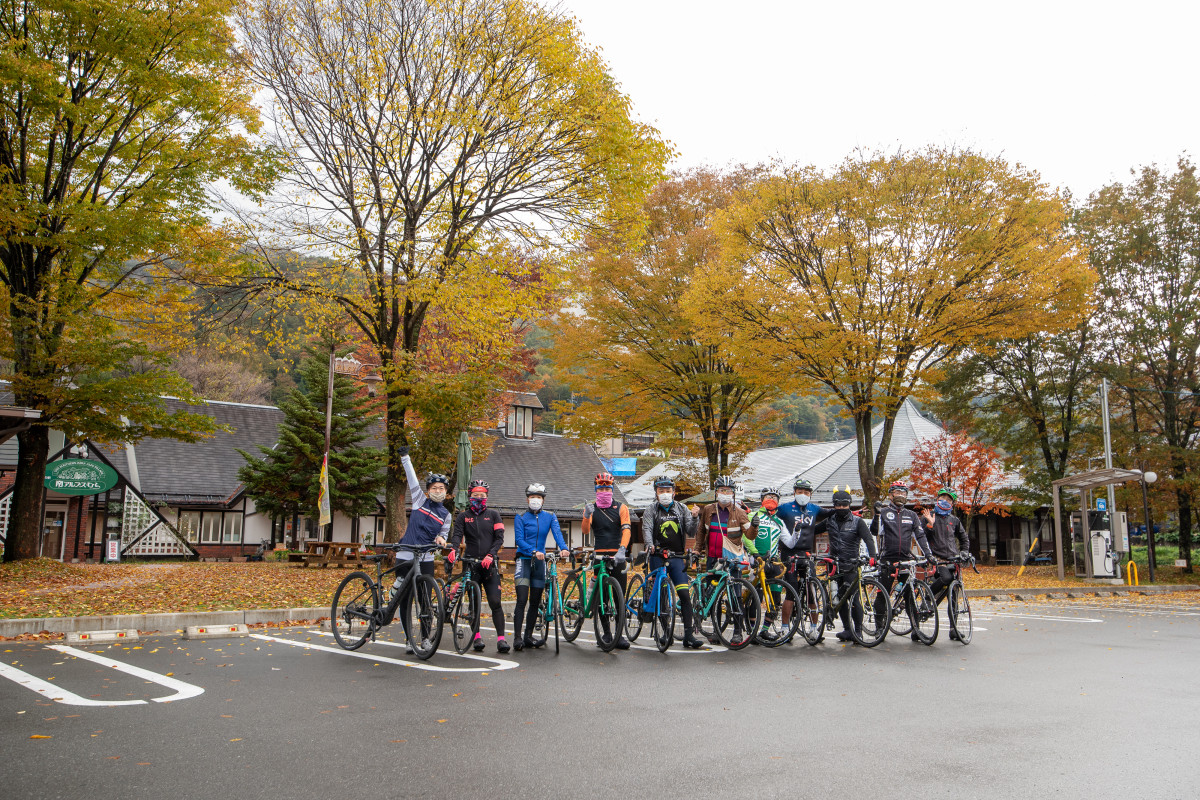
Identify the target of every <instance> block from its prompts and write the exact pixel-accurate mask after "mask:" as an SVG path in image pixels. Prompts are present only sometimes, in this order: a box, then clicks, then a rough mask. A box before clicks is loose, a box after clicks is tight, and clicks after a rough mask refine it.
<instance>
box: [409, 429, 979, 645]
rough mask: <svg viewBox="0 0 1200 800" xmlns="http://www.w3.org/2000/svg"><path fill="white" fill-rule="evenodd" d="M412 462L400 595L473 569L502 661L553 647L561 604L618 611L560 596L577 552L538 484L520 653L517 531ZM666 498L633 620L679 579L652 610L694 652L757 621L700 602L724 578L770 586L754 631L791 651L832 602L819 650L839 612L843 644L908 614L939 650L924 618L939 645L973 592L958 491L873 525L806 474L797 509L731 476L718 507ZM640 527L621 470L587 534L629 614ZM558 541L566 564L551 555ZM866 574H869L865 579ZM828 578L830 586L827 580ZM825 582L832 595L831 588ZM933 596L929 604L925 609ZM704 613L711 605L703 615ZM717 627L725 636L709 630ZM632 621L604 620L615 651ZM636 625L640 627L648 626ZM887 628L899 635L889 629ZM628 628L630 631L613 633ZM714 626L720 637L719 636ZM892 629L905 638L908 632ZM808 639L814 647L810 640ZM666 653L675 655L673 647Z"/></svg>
mask: <svg viewBox="0 0 1200 800" xmlns="http://www.w3.org/2000/svg"><path fill="white" fill-rule="evenodd" d="M402 463H403V465H404V469H405V472H406V474H407V477H408V481H409V486H410V491H411V499H412V513H411V514H410V516H409V521H408V528H407V531H406V533H405V535H404V537H403V539H402V540H401V542H400V545H399V547H398V549H397V554H396V558H397V566H396V579H395V582H394V584H393V587H392V592H393V595H395V593H397V592H403V591H404V590H405V587H406V586H411V585H412V583H413V582H412V581H405V578H406V576H407V575H408V573H409V572H410V571H411V570H413V569H417V570H419V571H420V573H421V574H424V575H432V574H433V573H434V570H435V559H434V551H433V549H431V548H432V547H440V548H443V549H445V551H446V556H445V564H446V570H447V576H448V577H449V574H450V571H451V570H452V569H453V566H454V565H455V563H456V562H457V561H458V560H459V559H460V558H461V559H463V563H464V567H463V571H462V573H461V574H462V577H463V578H464V579H466V580H470V581H473V582H475V583H476V584H478V586H479V587H480V589H482V593H483V594H484V595H485V596H486V600H487V604H488V606H489V608H490V611H491V618H492V625H493V627H494V628H495V631H496V640H495V643H496V650H497V651H498V652H500V653H507V652H509V651H510V650H511V649H516V650H522V649H524V648H534V647H540V646H542V645H543V644H544V643H545V640H546V639H545V636H544V635H540V636H539V635H538V631H539V629H540V628H541V627H542V623H543V622H544V621H545V615H546V614H547V611H546V609H547V608H549V602H550V601H553V602H554V603H558V604H559V606H561V605H562V604H563V603H564V602H565V603H567V604H568V605H570V606H571V608H572V609H573V611H574V613H575V614H577V615H579V614H581V613H582V612H584V611H585V609H583V608H581V607H580V604H581V603H583V602H588V603H591V604H594V603H596V602H599V603H603V602H604V601H603V600H598V599H596V598H591V599H590V600H586V601H585V595H586V594H587V593H586V590H582V589H581V591H580V592H579V593H578V594H577V595H572V596H568V597H567V598H566V600H565V601H564V600H563V599H562V597H561V594H562V592H566V593H567V594H568V595H571V592H570V591H568V582H567V581H563V584H562V586H563V589H562V592H558V591H556V589H557V585H556V586H555V587H553V588H552V591H551V592H550V595H548V596H547V595H545V593H546V590H547V581H548V571H547V559H548V558H550V559H554V558H556V557H567V556H568V555H570V554H571V550H570V548H569V547H568V544H567V542H566V541H565V539H564V537H563V534H562V530H561V528H560V526H559V520H558V518H557V516H556V515H555V514H554V513H553V512H551V511H548V510H546V509H544V508H543V505H544V502H545V498H546V487H545V486H543V485H542V484H540V483H531V484H529V486H528V487H527V488H526V492H525V495H526V501H527V506H528V507H527V508H526V510H525V511H524V512H522V513H521V514H520V515H519V516H517V517H516V519H515V524H514V528H515V543H516V550H517V554H516V570H515V576H514V582H515V588H516V608H515V610H514V612H513V616H512V641H511V644H510V642H509V639H508V635H507V626H506V624H505V622H506V621H505V615H504V611H503V608H502V607H501V601H500V597H501V595H500V570H499V563H498V561H499V556H500V550H501V548H502V547H503V546H504V533H505V526H504V522H503V520H502V519H501V517H500V514H499V512H497V511H496V510H495V509H491V508H488V504H487V501H488V491H489V486H488V484H487V482H486V481H483V480H479V479H476V480H473V481H471V483H470V485H469V486H468V489H467V497H468V500H467V506H466V508H464V509H462V510H461V511H459V512H458V513H457V514H455V515H452V514H451V512H450V511H449V510H448V509H447V508H446V506H445V505H444V500H445V498H446V491H447V487H448V485H449V481H448V479H447V478H446V476H444V475H438V474H431V475H429V476H428V477H427V478H426V479H425V481H424V482H423V489H422V482H421V481H419V480H418V478H417V475H416V472H415V470H414V469H413V465H412V462H411V459H410V458H409V456H408V453H407V452H406V451H402ZM654 491H655V499H654V501H653V502H652V503H651V505H650V507H649V508H647V509H646V510H645V511H644V512H643V513H642V515H641V520H640V525H639V528H640V530H639V531H638V534H639V537H640V544H641V545H642V547H643V553H644V556H642V557H641V558H639V562H641V563H643V564H644V565H645V567H646V576H647V578H646V579H642V578H639V579H638V580H637V581H636V582H635V583H636V587H635V588H634V589H633V594H630V595H629V607H630V609H631V610H630V613H632V614H640V613H641V612H639V611H638V609H640V608H641V605H640V600H639V599H638V598H640V597H641V596H642V595H641V593H642V592H648V590H649V577H648V576H650V575H654V574H656V573H658V574H660V575H661V574H664V572H663V571H665V575H666V576H667V578H666V579H667V580H669V585H670V587H671V588H672V589H673V591H674V595H675V596H674V597H667V599H666V601H664V602H662V603H656V604H651V606H655V607H657V609H658V611H659V612H661V611H662V610H663V608H665V607H666V606H667V605H669V606H671V608H672V613H675V612H676V611H677V613H678V618H679V620H680V621H681V622H682V631H683V634H682V637H681V638H680V644H681V645H682V647H684V648H692V649H694V648H700V647H702V646H704V644H705V642H706V640H707V641H709V642H715V641H717V640H718V638H719V639H720V640H721V641H722V642H725V643H728V642H727V641H726V635H722V631H721V629H722V628H723V627H724V626H723V624H722V620H725V621H728V622H730V623H731V625H732V626H733V629H734V636H736V637H741V636H742V632H741V631H740V630H738V628H739V627H740V626H741V625H742V624H743V617H742V616H738V615H737V614H732V613H730V612H731V609H730V608H728V607H727V606H728V604H722V603H716V604H715V605H716V609H715V610H714V602H713V601H712V599H707V600H706V599H705V598H704V597H693V594H694V593H698V594H700V595H704V593H705V588H706V587H708V586H710V585H711V586H716V585H717V580H716V578H714V577H711V576H714V575H724V576H726V580H727V581H733V582H734V583H736V584H737V585H738V586H750V585H752V581H753V580H754V579H755V576H757V579H758V580H759V582H760V584H759V585H760V587H761V589H760V590H759V591H758V592H757V594H758V596H759V600H756V601H755V602H761V603H762V612H761V614H760V615H759V616H758V617H757V618H756V620H755V623H754V624H755V625H758V624H761V626H762V629H761V631H760V630H758V629H757V628H756V630H755V631H752V632H750V633H753V634H754V640H755V641H756V642H757V643H760V644H770V645H775V644H778V643H780V642H779V641H778V640H779V639H780V638H782V637H781V635H780V633H779V631H780V630H784V631H789V633H788V635H787V637H786V638H787V640H788V641H790V640H791V638H792V634H794V633H795V630H796V626H797V624H798V622H797V618H798V617H800V616H815V612H813V608H812V605H813V603H812V598H813V596H814V594H818V593H823V594H824V600H823V603H824V605H823V606H822V612H821V613H822V615H823V616H822V617H821V618H820V619H816V620H815V627H816V628H817V629H818V630H817V635H818V639H817V640H818V641H819V637H820V636H821V635H823V630H824V628H825V627H826V626H827V625H828V626H829V627H832V625H833V619H832V616H833V615H832V611H833V609H835V608H836V612H837V616H838V618H840V621H841V626H842V630H841V631H840V632H838V633H837V639H838V640H840V641H843V642H857V643H859V644H863V643H868V644H869V643H870V642H871V640H872V639H871V635H870V633H869V632H867V633H864V613H865V614H866V615H867V616H868V617H870V618H871V619H872V620H874V621H876V622H874V623H873V624H876V625H878V622H877V620H880V619H883V620H889V619H893V618H894V616H895V615H896V614H897V613H903V614H907V615H908V617H909V620H908V622H910V623H911V624H910V625H909V624H907V623H906V627H904V630H905V631H907V630H910V629H911V636H912V638H913V640H914V641H923V642H924V643H926V644H931V643H932V640H931V639H930V638H929V637H928V635H927V631H926V630H924V629H923V628H922V624H923V623H921V622H920V621H919V618H921V617H922V614H923V615H924V617H929V616H930V615H932V617H933V625H934V626H935V627H934V635H933V638H936V630H937V629H936V624H937V621H936V618H937V605H938V604H939V603H940V601H941V600H942V599H943V597H946V596H948V595H949V594H953V592H952V591H950V590H951V589H952V588H954V589H955V590H956V591H957V593H958V595H963V594H964V593H963V591H962V587H961V581H958V579H957V575H958V574H959V573H958V567H957V566H956V565H961V564H963V563H972V564H973V560H972V559H971V557H970V553H969V539H968V537H967V533H966V530H965V529H964V528H963V525H962V522H961V521H960V520H959V519H958V517H957V516H955V515H954V513H953V510H954V503H955V501H956V499H957V497H956V495H955V492H954V490H953V489H951V488H943V489H941V490H940V491H939V492H938V493H937V497H936V500H935V502H934V507H933V509H932V511H931V510H929V509H923V510H922V512H921V513H918V512H917V511H915V510H913V509H912V508H909V507H908V506H907V501H908V496H909V488H908V486H907V485H905V484H904V483H901V482H896V483H893V484H891V486H890V487H889V490H888V497H887V500H886V501H885V502H881V503H877V504H876V506H875V509H874V510H875V513H874V515H873V517H872V518H871V520H870V522H869V523H868V521H867V520H864V519H863V518H862V516H861V512H860V511H859V512H856V511H852V509H851V495H850V492H849V487H847V488H846V489H839V490H838V491H835V492H834V493H833V503H832V508H825V507H822V506H820V505H817V504H816V503H814V502H813V501H812V492H813V485H812V484H811V483H810V482H809V481H808V480H806V479H804V478H803V477H797V479H796V481H795V483H794V484H793V486H792V497H791V499H789V500H788V501H787V502H783V499H784V498H783V496H782V493H781V491H780V489H779V488H778V487H773V486H768V487H765V488H763V489H762V492H761V505H760V507H759V508H757V509H755V510H753V511H751V510H750V509H748V508H747V507H746V506H745V505H744V504H743V503H742V502H741V500H740V499H739V498H738V497H737V493H736V487H735V484H734V481H733V480H732V479H731V478H730V477H728V476H721V477H720V478H718V479H717V481H716V483H715V499H714V502H712V503H709V504H707V505H704V506H703V507H701V508H699V509H697V510H695V511H693V509H690V508H689V507H688V506H687V505H686V504H684V503H683V502H681V501H680V500H678V499H676V496H675V494H676V486H675V483H674V481H673V480H672V479H670V478H668V477H660V478H658V479H657V480H656V481H655V482H654ZM634 524H635V516H634V515H633V513H632V512H631V510H630V508H629V506H628V505H626V504H624V503H622V502H620V501H619V500H617V499H616V497H615V496H614V481H613V476H612V475H611V474H610V473H608V472H601V473H600V474H598V475H597V476H596V480H595V498H594V502H592V503H589V504H587V506H586V508H585V511H584V515H583V534H584V538H585V541H586V540H588V539H589V538H590V540H591V541H592V543H593V547H592V548H591V549H590V550H589V551H588V558H589V559H591V560H593V561H602V562H603V563H604V565H605V569H604V573H605V574H607V575H609V576H611V577H612V578H614V579H615V580H616V583H617V584H618V585H619V586H620V590H621V596H620V599H619V601H617V602H619V604H620V605H622V606H624V605H626V602H627V601H626V593H628V592H630V576H629V570H628V568H629V564H630V561H631V558H630V554H631V551H632V549H633V544H634V539H633V536H634ZM821 534H826V535H827V538H828V554H827V555H825V554H821V555H819V556H818V555H816V550H817V537H818V536H820V535H821ZM551 539H552V540H553V544H554V546H555V547H556V548H557V553H555V552H554V551H549V553H548V550H547V547H548V544H549V543H550V541H551ZM689 540H694V542H695V545H694V550H690V549H689V548H688V542H689ZM877 543H878V544H877ZM914 544H916V545H917V546H918V547H919V548H920V555H919V556H918V555H915V554H914V553H913V550H912V547H913V545H914ZM410 548H418V549H416V550H414V549H410ZM701 564H703V570H701V571H698V572H697V576H703V580H701V579H700V577H697V578H691V577H689V575H688V570H689V568H691V567H692V566H693V565H694V566H696V567H700V565H701ZM818 565H820V568H818ZM923 566H928V567H930V569H932V568H933V567H934V566H936V572H932V573H931V574H929V575H927V576H926V577H928V578H930V580H929V581H928V582H925V581H921V580H920V578H919V577H918V576H917V567H923ZM583 569H586V567H585V568H581V570H578V571H573V572H572V573H571V575H569V578H570V577H571V576H576V575H578V574H579V572H580V571H582V570H583ZM816 573H820V575H818V574H816ZM550 574H551V577H550V578H549V580H550V581H554V580H555V579H554V577H553V574H554V573H550ZM831 575H832V576H836V582H830V581H829V577H830V576H831ZM853 576H858V577H857V578H856V579H854V580H851V578H852V577H853ZM819 578H824V579H825V581H824V582H823V583H822V582H821V581H820V580H819ZM868 583H869V584H870V585H871V586H873V587H875V588H874V589H873V590H871V591H869V592H865V593H864V592H863V591H862V588H863V587H864V586H866V585H867V584H868ZM912 583H916V584H920V587H919V588H921V591H919V592H914V591H913V590H912V588H911V585H910V584H912ZM661 584H663V581H662V580H659V581H658V585H661ZM825 584H829V585H830V587H831V589H825V588H822V587H823V586H824V585H825ZM456 585H457V584H456ZM643 586H645V587H646V588H645V589H643V588H642V587H643ZM833 587H845V588H846V591H845V592H844V594H843V596H840V597H838V596H836V595H837V592H836V588H833ZM852 588H853V589H854V591H851V589H852ZM480 589H476V590H475V591H476V592H479V590H480ZM894 589H895V592H894V593H893V590H894ZM667 594H668V595H669V592H668V593H667ZM926 596H927V597H928V598H929V599H928V600H924V599H923V597H926ZM731 598H732V603H733V605H737V603H738V601H737V599H736V596H733V595H731ZM401 600H403V598H401ZM544 600H545V601H546V602H544ZM956 602H958V603H961V604H965V597H958V598H956ZM697 603H701V605H702V607H697ZM893 603H894V604H895V607H893ZM572 604H573V605H572ZM864 606H865V608H864ZM922 609H923V610H922ZM587 610H591V611H596V612H597V615H598V609H587ZM559 612H560V613H561V608H560V609H559ZM550 613H553V610H551V612H550ZM968 613H969V611H968ZM722 614H724V615H725V616H724V617H722V616H721V615H722ZM584 615H587V616H590V615H591V614H584ZM710 617H711V618H712V620H713V624H712V625H709V624H707V623H708V620H709V618H710ZM406 619H407V618H406ZM477 619H478V610H477V611H476V620H477ZM625 619H626V616H625V614H624V610H623V609H622V614H621V615H619V620H620V622H619V621H618V617H616V616H613V617H611V618H610V617H605V619H603V620H602V621H601V620H599V616H597V620H598V621H597V636H598V638H601V637H603V638H606V639H607V640H608V642H609V646H608V647H605V649H613V648H615V649H628V648H629V647H630V641H629V637H628V636H627V635H626V632H625V626H624V622H623V621H624V620H625ZM950 619H951V623H952V628H951V631H950V638H951V639H959V634H958V631H957V630H956V629H954V626H953V623H954V609H953V608H951V609H950ZM601 622H603V628H601ZM634 622H636V629H637V630H640V628H641V622H640V621H639V620H634ZM746 624H749V623H746ZM781 624H782V628H781ZM883 624H884V626H885V628H886V626H887V624H888V623H887V622H884V623H883ZM406 625H407V622H406ZM614 625H615V627H616V629H615V630H612V629H611V628H612V626H614ZM714 625H715V627H716V628H717V630H714V629H713V628H714ZM706 627H707V628H708V630H707V631H706V630H705V628H706ZM810 627H812V626H810ZM868 627H870V626H868ZM576 630H577V628H576ZM892 630H896V626H895V625H893V626H892ZM407 633H408V631H406V634H407ZM470 633H471V642H470V644H471V647H472V648H473V649H474V650H476V651H482V650H483V649H484V648H485V643H484V640H483V636H482V633H481V632H480V631H479V630H478V622H477V621H476V623H475V628H474V630H473V631H471V632H470ZM884 634H885V635H886V630H885V631H884ZM966 637H969V634H964V639H961V641H963V642H964V643H966V641H969V638H966ZM805 638H808V639H809V642H810V643H814V642H813V639H812V638H811V637H809V635H808V634H807V633H806V634H805ZM668 641H670V640H669V639H668ZM738 641H742V639H738ZM876 641H877V640H876ZM409 647H410V648H411V644H410V645H409ZM660 649H663V648H662V647H661V646H660Z"/></svg>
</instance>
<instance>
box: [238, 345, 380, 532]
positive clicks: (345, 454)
mask: <svg viewBox="0 0 1200 800" xmlns="http://www.w3.org/2000/svg"><path fill="white" fill-rule="evenodd" d="M327 352H328V351H326V353H327ZM299 373H300V388H297V389H292V390H291V392H289V393H288V396H287V398H286V399H284V401H283V402H281V403H280V404H279V408H280V410H281V411H283V422H282V424H280V426H279V441H278V442H277V443H276V445H275V447H274V448H268V447H262V446H259V450H261V451H262V457H261V458H255V457H254V456H252V455H250V454H249V453H247V452H246V451H244V450H239V451H238V452H239V453H241V454H242V457H243V458H245V459H246V465H245V466H244V467H242V468H241V469H240V470H239V471H238V478H240V479H241V480H242V482H243V483H245V484H246V493H247V494H248V495H249V496H250V497H252V498H253V499H254V502H255V504H256V505H257V506H258V509H259V510H260V511H262V512H264V513H266V514H270V515H272V516H291V515H292V514H295V513H300V514H304V515H305V516H307V517H311V518H314V519H315V518H317V516H318V508H317V497H318V494H319V492H320V485H321V483H320V481H321V461H322V460H323V459H324V455H325V400H326V390H327V387H328V386H329V357H328V355H327V354H320V353H316V352H312V351H310V354H309V355H308V356H307V357H305V359H304V360H303V361H302V362H301V364H300V368H299ZM357 392H358V386H357V384H356V383H355V382H354V381H353V380H351V379H350V378H347V377H345V376H342V375H335V376H334V381H333V424H332V428H331V431H330V436H329V506H330V510H331V511H333V512H338V511H341V512H342V513H344V514H346V515H347V516H351V517H359V516H364V515H366V514H372V513H374V512H375V511H376V510H377V508H378V504H377V499H376V498H377V497H378V495H379V494H380V493H381V492H382V491H383V478H384V475H383V467H384V454H383V450H382V449H380V448H377V447H369V446H364V445H363V442H364V441H366V439H367V437H368V435H369V429H370V428H371V427H372V426H373V425H375V424H377V423H378V422H379V419H380V417H379V414H377V413H374V412H372V411H371V410H370V409H369V408H368V407H367V405H366V403H364V402H363V400H362V398H359V397H357Z"/></svg>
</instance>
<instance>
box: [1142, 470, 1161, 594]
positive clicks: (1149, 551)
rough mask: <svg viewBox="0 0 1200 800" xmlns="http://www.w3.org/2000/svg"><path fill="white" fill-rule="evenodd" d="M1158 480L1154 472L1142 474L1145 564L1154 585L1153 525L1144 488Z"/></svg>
mask: <svg viewBox="0 0 1200 800" xmlns="http://www.w3.org/2000/svg"><path fill="white" fill-rule="evenodd" d="M1156 480H1158V474H1157V473H1155V472H1143V473H1142V510H1143V511H1145V513H1146V564H1147V566H1148V567H1149V568H1150V582H1151V583H1154V560H1155V559H1154V525H1153V523H1151V522H1150V496H1149V495H1148V494H1147V492H1146V486H1147V485H1148V484H1151V483H1154V482H1155V481H1156Z"/></svg>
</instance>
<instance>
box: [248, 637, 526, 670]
mask: <svg viewBox="0 0 1200 800" xmlns="http://www.w3.org/2000/svg"><path fill="white" fill-rule="evenodd" d="M250 636H251V637H252V638H254V639H262V640H263V641H265V642H279V643H280V644H290V645H292V646H293V647H303V648H305V649H306V650H323V651H324V652H326V653H337V654H339V655H343V656H353V657H354V658H365V659H367V660H368V661H382V662H384V663H385V664H397V665H399V666H401V667H414V668H416V669H425V670H429V671H430V672H498V671H500V670H503V669H512V668H513V667H516V666H518V664H517V662H516V661H501V660H499V659H485V660H487V661H491V662H492V663H494V664H498V665H500V666H496V667H439V666H437V665H436V664H425V663H423V662H420V661H403V660H401V659H399V658H388V657H387V656H378V655H372V654H371V653H360V652H358V651H357V650H343V649H341V648H340V647H326V646H325V645H323V644H312V643H310V642H297V641H295V640H294V639H280V638H279V637H277V636H263V635H262V634H261V633H252V634H250ZM377 644H382V642H377ZM443 655H449V654H448V653H443ZM456 655H457V654H456Z"/></svg>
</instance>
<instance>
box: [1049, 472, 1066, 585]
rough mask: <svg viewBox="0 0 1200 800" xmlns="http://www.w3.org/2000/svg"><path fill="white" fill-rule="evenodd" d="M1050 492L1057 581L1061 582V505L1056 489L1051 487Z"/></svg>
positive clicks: (1062, 575) (1062, 576)
mask: <svg viewBox="0 0 1200 800" xmlns="http://www.w3.org/2000/svg"><path fill="white" fill-rule="evenodd" d="M1050 492H1051V494H1052V495H1053V496H1054V553H1055V556H1057V558H1058V579H1059V580H1060V581H1061V580H1062V579H1063V578H1064V577H1065V575H1064V574H1063V543H1062V504H1061V503H1060V502H1059V499H1058V487H1057V486H1051V487H1050Z"/></svg>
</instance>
